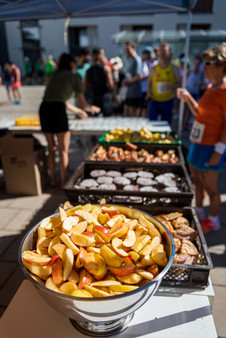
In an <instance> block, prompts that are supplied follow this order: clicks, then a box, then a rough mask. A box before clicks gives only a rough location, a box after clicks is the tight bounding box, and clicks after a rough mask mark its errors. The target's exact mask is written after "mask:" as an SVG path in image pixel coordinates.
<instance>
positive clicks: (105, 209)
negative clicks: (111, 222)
mask: <svg viewBox="0 0 226 338" xmlns="http://www.w3.org/2000/svg"><path fill="white" fill-rule="evenodd" d="M101 211H102V213H103V214H108V215H109V216H110V217H112V216H115V215H118V214H119V211H118V210H116V209H115V208H113V207H110V208H108V207H102V208H101Z"/></svg>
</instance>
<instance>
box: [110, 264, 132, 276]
mask: <svg viewBox="0 0 226 338" xmlns="http://www.w3.org/2000/svg"><path fill="white" fill-rule="evenodd" d="M136 268H137V267H136V265H134V264H133V265H123V266H121V267H120V268H112V267H109V270H110V271H111V273H113V275H115V276H119V277H123V276H128V275H130V274H131V273H133V272H135V271H136Z"/></svg>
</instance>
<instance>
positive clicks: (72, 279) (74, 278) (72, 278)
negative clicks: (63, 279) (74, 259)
mask: <svg viewBox="0 0 226 338" xmlns="http://www.w3.org/2000/svg"><path fill="white" fill-rule="evenodd" d="M68 281H69V282H74V283H75V284H77V283H78V282H79V275H78V273H77V272H76V271H75V270H74V269H72V270H71V273H70V275H69V276H68Z"/></svg>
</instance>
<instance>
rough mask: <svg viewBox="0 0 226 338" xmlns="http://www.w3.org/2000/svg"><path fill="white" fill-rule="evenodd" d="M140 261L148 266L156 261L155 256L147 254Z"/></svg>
mask: <svg viewBox="0 0 226 338" xmlns="http://www.w3.org/2000/svg"><path fill="white" fill-rule="evenodd" d="M140 262H141V264H142V265H147V266H149V265H152V264H154V263H155V261H154V260H153V258H152V257H151V255H146V256H144V257H143V258H142V259H141V261H140Z"/></svg>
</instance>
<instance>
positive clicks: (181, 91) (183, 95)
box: [177, 88, 190, 101]
mask: <svg viewBox="0 0 226 338" xmlns="http://www.w3.org/2000/svg"><path fill="white" fill-rule="evenodd" d="M189 95H190V94H189V92H188V91H187V89H185V88H177V97H178V99H182V100H184V101H186V99H188V97H189Z"/></svg>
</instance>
